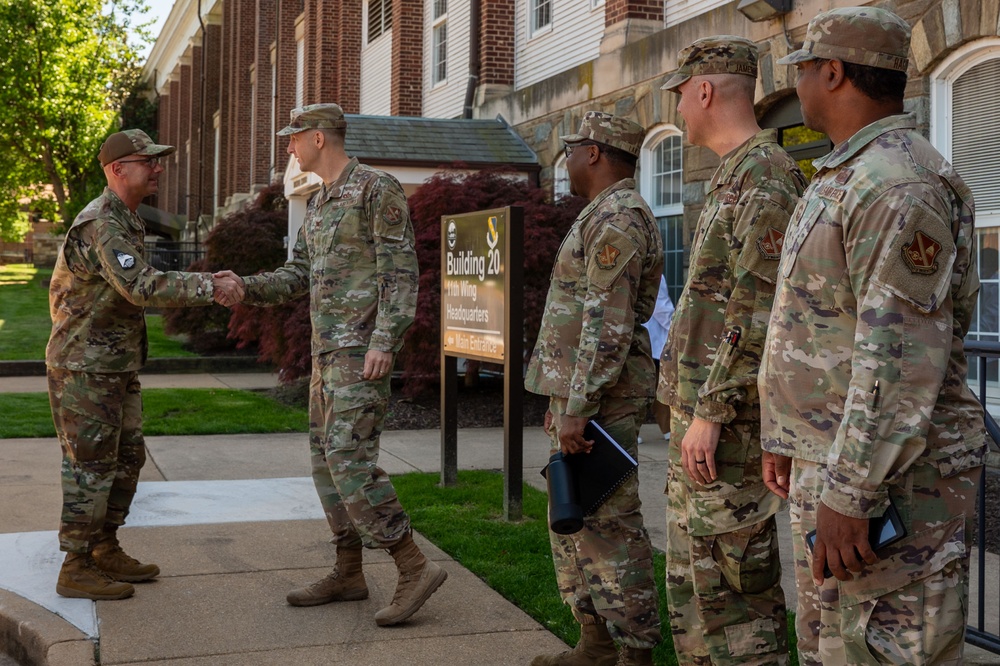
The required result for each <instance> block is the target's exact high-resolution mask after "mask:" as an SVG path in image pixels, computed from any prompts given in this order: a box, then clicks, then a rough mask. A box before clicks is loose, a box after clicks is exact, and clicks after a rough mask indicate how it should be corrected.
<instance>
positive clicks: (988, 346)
mask: <svg viewBox="0 0 1000 666" xmlns="http://www.w3.org/2000/svg"><path fill="white" fill-rule="evenodd" d="M965 352H966V354H967V355H968V356H975V357H977V361H978V365H977V368H978V370H979V377H978V379H979V391H978V396H977V397H978V398H979V404H981V405H982V406H983V412H984V413H985V422H986V433H987V435H989V440H988V441H989V442H990V444H991V445H992V447H993V449H994V450H998V451H1000V425H997V422H996V421H995V420H994V419H993V417H992V416H991V415H990V413H989V411H987V410H986V362H987V361H988V360H990V359H997V358H1000V342H987V341H982V340H967V341H966V342H965ZM978 505H979V511H978V512H977V513H978V516H977V519H976V521H977V522H976V524H977V526H978V528H977V529H976V546H977V548H978V549H979V562H978V568H977V570H978V574H979V581H978V582H979V585H978V590H977V595H978V596H977V600H978V606H977V608H978V613H977V617H976V620H977V625H976V626H972V625H971V624H970V625H968V626H967V627H966V633H965V641H966V642H967V643H970V644H972V645H975V646H976V647H978V648H982V649H984V650H989V651H990V652H993V653H994V654H1000V635H997V634H994V633H991V632H989V631H986V473H985V471H984V473H983V474H982V476H980V479H979V499H978ZM998 598H1000V595H998Z"/></svg>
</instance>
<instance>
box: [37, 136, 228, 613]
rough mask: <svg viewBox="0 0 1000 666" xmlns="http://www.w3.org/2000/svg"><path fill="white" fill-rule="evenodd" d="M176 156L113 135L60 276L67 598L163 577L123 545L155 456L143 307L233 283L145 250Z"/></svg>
mask: <svg viewBox="0 0 1000 666" xmlns="http://www.w3.org/2000/svg"><path fill="white" fill-rule="evenodd" d="M172 152H174V148H173V146H163V145H157V144H155V143H153V141H152V139H150V138H149V136H147V135H146V133H145V132H142V131H141V130H125V131H123V132H116V133H115V134H112V135H111V136H110V137H108V139H107V140H106V141H105V142H104V145H102V146H101V151H100V154H99V156H98V158H99V159H100V162H101V166H102V167H104V175H105V177H106V178H107V182H108V186H107V188H106V189H105V190H104V192H103V193H102V194H101V196H99V197H97V198H96V199H94V200H93V201H91V202H90V204H88V205H87V207H86V208H84V209H83V211H81V213H80V214H79V215H78V216H77V217H76V220H75V221H74V222H73V225H72V226H71V227H70V229H69V231H68V232H67V233H66V240H65V241H64V242H63V246H62V248H61V249H60V251H59V257H58V259H57V260H56V266H55V269H54V270H53V273H52V281H51V286H50V288H49V308H50V313H51V317H52V335H51V337H50V338H49V344H48V347H47V349H46V352H45V363H46V372H47V375H48V384H49V401H50V403H51V407H52V420H53V421H54V423H55V427H56V433H57V434H58V436H59V443H60V445H61V446H62V451H63V461H62V491H63V509H62V519H61V522H60V526H59V547H60V549H61V550H63V551H65V552H66V559H65V562H64V563H63V565H62V569H61V570H60V572H59V579H58V582H57V584H56V592H57V593H58V594H60V595H62V596H64V597H76V598H83V599H94V600H108V599H124V598H126V597H129V596H131V595H132V594H133V593H134V592H135V588H134V587H133V586H132V585H131V583H132V582H137V581H145V580H150V579H152V578H155V577H156V576H157V575H159V573H160V569H159V567H157V566H156V565H155V564H143V563H141V562H139V561H138V560H136V559H134V558H132V557H130V556H128V555H126V554H125V553H124V552H123V551H122V548H121V546H120V545H119V543H118V528H119V527H121V526H122V525H123V524H124V523H125V517H126V516H127V515H128V512H129V506H130V505H131V503H132V498H133V496H134V495H135V490H136V485H137V484H138V480H139V470H140V469H141V468H142V465H143V463H144V462H145V460H146V449H145V442H144V440H143V437H142V397H141V395H140V386H139V377H138V371H139V369H140V368H141V367H142V365H143V364H144V363H145V361H146V354H147V341H146V322H145V318H144V310H145V307H146V306H156V307H168V306H191V305H208V304H210V303H211V302H212V299H213V294H214V292H215V287H216V286H219V285H221V284H222V283H223V282H225V279H223V278H219V279H214V278H213V277H212V274H211V273H181V272H177V271H170V272H161V271H158V270H156V269H155V268H153V267H152V266H150V265H149V264H147V263H146V261H145V259H144V258H143V250H144V246H143V237H144V236H145V233H146V231H145V227H144V224H143V221H142V219H141V218H140V217H139V216H138V215H136V209H138V207H139V203H140V202H141V201H142V200H143V199H144V198H146V197H147V196H149V195H151V194H156V192H157V188H158V181H159V178H160V174H162V173H163V166H162V165H161V164H160V161H159V160H160V157H161V156H165V155H169V154H170V153H172ZM227 286H228V285H227ZM220 293H221V289H220Z"/></svg>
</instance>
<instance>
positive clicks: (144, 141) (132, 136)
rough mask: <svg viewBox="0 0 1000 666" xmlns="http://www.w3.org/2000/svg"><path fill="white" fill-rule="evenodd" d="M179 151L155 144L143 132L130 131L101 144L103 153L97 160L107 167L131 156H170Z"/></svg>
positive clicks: (125, 131)
mask: <svg viewBox="0 0 1000 666" xmlns="http://www.w3.org/2000/svg"><path fill="white" fill-rule="evenodd" d="M175 150H177V149H176V148H174V147H173V146H161V145H160V144H158V143H153V140H152V139H150V138H149V135H148V134H146V133H145V132H143V131H142V130H137V129H130V130H122V131H121V132H115V133H114V134H112V135H111V136H109V137H108V138H107V139H105V140H104V143H103V144H101V152H99V153H98V154H97V159H99V160H100V161H101V166H102V167H106V166H108V165H109V164H111V163H112V162H114V161H115V160H120V159H121V158H123V157H128V156H129V155H146V156H150V157H152V156H153V155H169V154H170V153H172V152H174V151H175Z"/></svg>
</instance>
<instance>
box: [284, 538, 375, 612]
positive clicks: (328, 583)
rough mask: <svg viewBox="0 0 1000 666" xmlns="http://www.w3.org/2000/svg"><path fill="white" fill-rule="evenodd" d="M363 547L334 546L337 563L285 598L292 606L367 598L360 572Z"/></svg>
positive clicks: (363, 576)
mask: <svg viewBox="0 0 1000 666" xmlns="http://www.w3.org/2000/svg"><path fill="white" fill-rule="evenodd" d="M362 552H363V551H362V548H361V547H360V546H358V547H357V548H337V566H335V567H334V568H333V571H331V572H330V573H329V574H328V575H327V576H326V577H324V578H321V579H319V580H318V581H316V582H315V583H311V584H309V585H307V586H306V587H299V588H296V589H294V590H292V591H291V592H289V593H288V596H287V597H285V599H287V600H288V603H289V604H291V605H292V606H319V605H321V604H328V603H330V602H331V601H360V600H362V599H367V598H368V584H367V583H366V582H365V575H364V574H363V573H362V572H361V561H362Z"/></svg>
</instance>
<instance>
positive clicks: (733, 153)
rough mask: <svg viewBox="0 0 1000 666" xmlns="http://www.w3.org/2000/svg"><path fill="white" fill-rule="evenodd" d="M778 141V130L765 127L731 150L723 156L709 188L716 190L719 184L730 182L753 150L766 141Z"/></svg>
mask: <svg viewBox="0 0 1000 666" xmlns="http://www.w3.org/2000/svg"><path fill="white" fill-rule="evenodd" d="M777 142H778V130H776V129H763V130H761V131H759V132H757V133H756V134H754V135H753V136H752V137H750V138H749V139H747V140H746V141H744V142H743V143H741V144H740V145H738V146H736V147H735V148H733V149H732V150H730V151H729V152H728V153H726V154H725V155H723V156H722V164H720V165H719V168H718V169H716V170H715V175H714V176H712V184H711V185H710V186H709V188H710V189H713V190H714V189H715V188H717V187H718V186H719V185H722V184H724V183H728V182H729V181H730V179H731V178H732V176H733V173H735V172H736V169H737V168H738V167H739V166H740V162H742V161H743V158H744V157H746V156H747V155H749V154H750V151H751V150H753V149H754V148H756V147H757V146H759V145H761V144H764V143H777Z"/></svg>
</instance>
